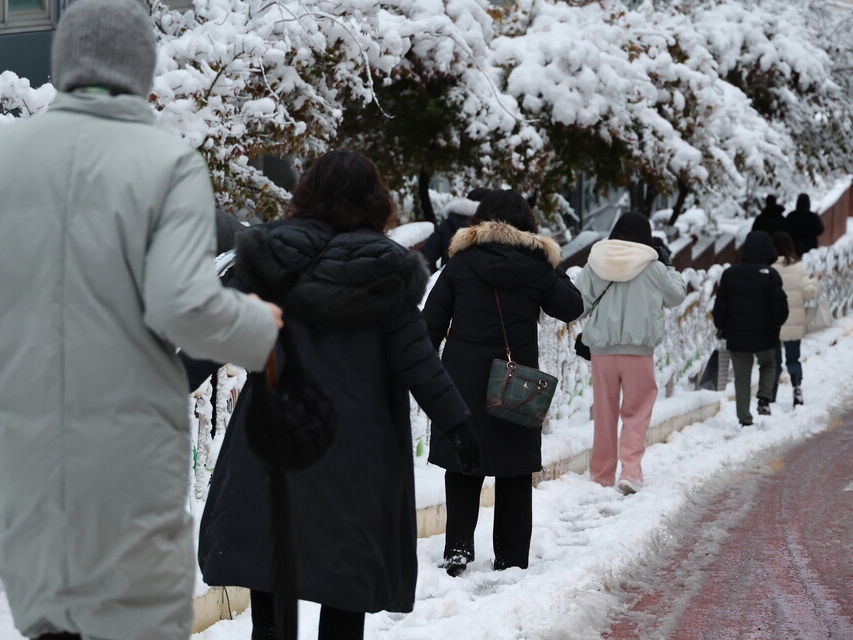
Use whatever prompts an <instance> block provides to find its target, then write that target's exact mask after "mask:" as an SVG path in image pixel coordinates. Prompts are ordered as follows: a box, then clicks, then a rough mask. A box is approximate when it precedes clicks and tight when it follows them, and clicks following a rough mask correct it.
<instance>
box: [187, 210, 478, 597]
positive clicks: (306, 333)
mask: <svg viewBox="0 0 853 640" xmlns="http://www.w3.org/2000/svg"><path fill="white" fill-rule="evenodd" d="M235 269H236V273H235V276H234V277H235V279H236V280H237V281H238V282H239V286H240V287H241V288H245V289H247V290H250V291H254V292H256V293H258V294H259V295H260V296H261V297H262V298H264V299H267V300H271V301H274V302H278V303H280V304H282V305H283V308H284V309H285V322H289V323H290V327H291V331H292V333H293V335H294V337H295V339H296V341H297V344H298V347H299V350H300V355H301V356H302V357H303V360H304V362H305V364H306V366H307V367H308V368H310V369H311V371H312V372H313V373H314V375H315V376H316V378H317V379H318V380H319V381H321V382H322V383H323V385H324V387H325V390H326V392H327V393H328V395H329V396H330V397H331V398H332V400H333V401H334V404H335V409H336V411H337V414H338V417H339V426H338V430H337V433H336V436H335V440H334V442H333V444H332V445H331V447H330V449H329V450H328V451H327V452H326V453H325V455H324V456H323V458H322V459H321V460H320V461H319V462H318V463H316V464H315V465H313V466H312V467H310V468H308V469H306V470H305V471H300V472H296V473H290V474H289V477H288V482H289V487H290V494H291V508H292V517H293V532H294V543H295V550H296V557H297V575H298V592H299V598H300V599H303V600H310V601H313V602H318V603H321V604H326V605H329V606H332V607H335V608H339V609H344V610H348V611H365V612H376V611H381V610H387V611H399V612H407V611H411V610H412V607H413V605H414V597H415V584H416V581H417V556H416V542H417V529H416V521H415V492H414V468H413V459H412V435H411V425H410V418H409V416H410V413H409V391H411V393H412V395H413V396H414V397H415V399H416V400H417V402H418V403H419V404H420V406H421V407H423V409H424V410H425V412H426V413H427V415H428V416H429V417H430V418H431V420H432V422H433V430H438V431H441V430H444V429H447V428H449V427H452V426H454V425H456V424H459V423H460V422H462V421H463V420H464V419H465V418H466V417H467V416H468V415H469V411H468V408H467V407H466V406H465V403H464V402H463V401H462V398H461V397H460V395H459V393H458V392H457V391H456V388H455V387H454V385H453V383H452V381H451V379H450V377H449V376H448V374H447V372H446V371H445V370H444V367H443V366H442V364H441V361H440V360H439V359H438V356H437V355H436V353H435V350H434V349H433V347H432V344H431V342H430V340H429V338H428V337H427V331H426V323H425V322H424V319H423V316H422V315H421V312H420V311H419V310H418V308H417V305H418V304H419V302H420V300H421V298H422V297H423V294H424V291H425V287H426V283H427V281H428V277H429V274H428V271H427V269H426V266H425V264H424V262H423V258H422V257H421V256H420V254H419V253H417V252H411V251H408V250H406V249H405V248H404V247H402V246H400V245H398V244H396V243H395V242H393V241H391V240H390V239H388V238H387V237H385V236H384V235H382V234H380V233H377V232H374V231H369V230H359V231H353V232H346V233H337V234H336V233H335V232H334V230H333V229H332V228H331V227H329V226H328V225H326V224H324V223H322V222H319V221H316V220H306V219H290V220H286V221H282V222H277V223H271V224H270V225H264V226H259V227H252V228H251V229H250V230H247V231H246V232H245V233H241V234H240V236H239V237H238V241H237V263H236V266H235ZM243 397H244V396H241V398H243ZM244 414H245V410H244V408H242V407H241V406H240V402H239V401H238V406H237V407H236V408H235V412H234V415H233V416H232V421H231V424H230V425H229V427H228V430H227V431H226V439H225V441H224V442H223V446H222V450H221V452H220V458H219V460H218V461H217V464H216V468H215V470H214V473H213V479H212V483H211V487H210V492H209V496H208V503H207V505H206V507H205V513H204V517H203V518H202V523H201V532H200V538H199V563H200V565H201V568H202V574H203V576H204V578H205V581H206V582H207V583H208V584H211V585H237V586H245V587H249V588H253V589H258V590H263V591H272V589H273V576H272V573H271V565H272V562H271V550H272V549H271V541H270V537H269V534H268V533H266V532H268V531H269V530H270V525H269V522H270V520H269V519H270V512H269V509H270V506H269V503H268V500H267V498H266V496H267V495H268V490H267V483H268V476H267V474H266V472H265V470H264V469H263V465H262V463H260V461H259V459H258V457H257V456H256V455H255V454H254V453H253V452H252V451H251V450H250V449H249V447H248V445H247V442H246V437H245V430H244V429H242V428H241V425H240V420H241V419H242V416H243V415H244Z"/></svg>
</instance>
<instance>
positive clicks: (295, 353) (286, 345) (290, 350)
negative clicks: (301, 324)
mask: <svg viewBox="0 0 853 640" xmlns="http://www.w3.org/2000/svg"><path fill="white" fill-rule="evenodd" d="M288 321H289V320H288V319H287V318H285V319H284V322H285V324H284V325H283V326H282V328H281V329H279V332H278V340H277V341H276V345H274V346H273V348H272V351H270V355H269V357H268V358H267V363H266V366H265V367H264V369H265V373H266V380H267V386H268V387H269V388H270V389H277V388H278V384H279V380H280V378H279V375H278V363H277V361H276V360H277V359H276V355H275V352H276V346H277V344H281V346H282V349H283V350H284V361H285V367H287V368H288V369H287V373H286V374H285V375H290V379H291V380H292V379H293V377H294V376H296V377H298V375H299V372H301V371H302V368H303V365H302V357H301V356H300V355H299V350H298V349H297V347H296V342H295V341H294V339H293V334H292V333H291V332H290V327H288V326H287V323H288Z"/></svg>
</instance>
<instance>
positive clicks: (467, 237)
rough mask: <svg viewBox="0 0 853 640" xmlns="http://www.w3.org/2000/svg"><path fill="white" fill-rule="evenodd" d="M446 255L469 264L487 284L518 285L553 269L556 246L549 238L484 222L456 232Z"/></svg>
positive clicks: (556, 254)
mask: <svg viewBox="0 0 853 640" xmlns="http://www.w3.org/2000/svg"><path fill="white" fill-rule="evenodd" d="M448 255H449V256H450V259H451V261H452V260H453V258H454V256H458V258H457V259H463V260H466V261H468V262H469V263H470V265H471V268H472V269H473V270H474V271H475V273H477V275H478V276H479V277H480V278H482V279H483V280H484V281H485V282H487V283H489V284H490V285H494V286H500V287H503V288H510V289H513V288H518V287H522V286H526V285H527V284H529V283H530V282H532V281H534V280H536V279H537V278H540V277H542V275H543V274H544V273H545V272H546V271H549V270H552V269H554V268H555V267H556V266H557V265H558V264H559V263H560V259H561V255H560V245H558V244H557V243H556V242H555V241H554V240H552V239H551V238H547V237H545V236H541V235H538V234H535V233H529V232H527V231H521V230H520V229H517V228H516V227H513V226H512V225H509V224H506V223H504V222H495V221H487V222H481V223H479V224H476V225H474V226H471V227H465V228H464V229H460V230H459V231H457V232H456V234H455V235H454V236H453V238H452V239H451V241H450V248H449V249H448Z"/></svg>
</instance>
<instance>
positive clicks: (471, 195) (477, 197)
mask: <svg viewBox="0 0 853 640" xmlns="http://www.w3.org/2000/svg"><path fill="white" fill-rule="evenodd" d="M489 191H491V189H486V187H474V188H473V189H471V191H469V192H468V195H467V196H465V197H466V198H468V199H469V200H473V201H474V202H481V201H482V200H483V196H485V195H486V194H487V193H488V192H489Z"/></svg>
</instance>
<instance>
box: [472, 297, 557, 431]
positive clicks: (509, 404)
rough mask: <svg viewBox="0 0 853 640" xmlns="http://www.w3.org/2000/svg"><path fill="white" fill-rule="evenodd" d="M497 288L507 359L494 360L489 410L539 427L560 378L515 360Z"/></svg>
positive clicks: (496, 298) (496, 415)
mask: <svg viewBox="0 0 853 640" xmlns="http://www.w3.org/2000/svg"><path fill="white" fill-rule="evenodd" d="M494 291H495V302H496V303H497V305H498V315H499V316H500V319H501V329H503V334H504V343H505V344H506V358H507V359H506V360H500V359H499V358H495V359H494V360H492V367H491V369H490V370H489V382H488V386H487V388H486V413H488V414H490V415H493V416H495V417H496V418H501V419H502V420H507V421H509V422H514V423H515V424H518V425H521V426H523V427H530V428H532V429H536V428H539V427H541V426H542V422H543V421H544V420H545V414H547V413H548V407H550V406H551V400H552V399H553V398H554V392H555V391H556V390H557V382H558V381H557V378H556V377H554V376H552V375H551V374H550V373H545V372H544V371H540V370H539V369H534V368H533V367H525V366H524V365H522V364H518V363H517V362H514V361H513V359H512V351H511V350H510V348H509V339H508V338H507V335H506V326H504V318H503V312H502V311H501V301H500V298H499V297H498V290H497V288H495V290H494Z"/></svg>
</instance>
